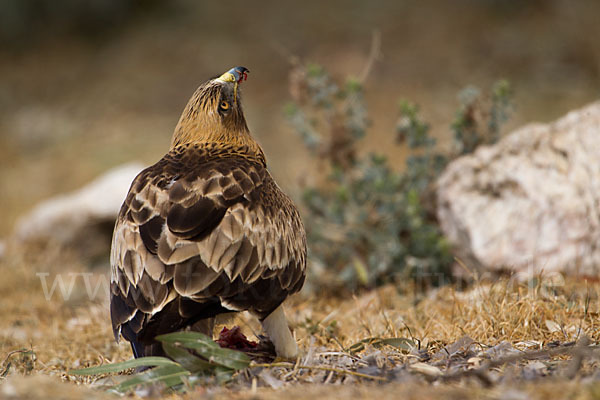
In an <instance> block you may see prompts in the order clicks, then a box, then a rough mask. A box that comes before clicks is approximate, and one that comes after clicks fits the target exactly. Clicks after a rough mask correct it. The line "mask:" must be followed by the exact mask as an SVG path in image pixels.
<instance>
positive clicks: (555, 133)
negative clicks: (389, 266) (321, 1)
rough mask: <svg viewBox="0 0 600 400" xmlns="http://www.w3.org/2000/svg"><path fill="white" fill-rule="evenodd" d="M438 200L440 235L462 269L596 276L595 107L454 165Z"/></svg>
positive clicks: (598, 176) (599, 211)
mask: <svg viewBox="0 0 600 400" xmlns="http://www.w3.org/2000/svg"><path fill="white" fill-rule="evenodd" d="M437 195H438V209H437V214H438V218H439V220H440V223H441V226H442V229H443V231H444V233H445V234H446V235H447V236H448V238H449V239H450V241H451V242H452V243H453V244H454V245H455V246H456V248H457V250H458V252H459V255H460V256H462V257H463V259H464V261H465V262H466V263H467V265H470V266H474V267H479V268H483V269H484V270H485V269H487V270H498V269H508V270H512V271H516V272H518V273H520V274H522V276H523V277H529V276H532V275H536V274H538V273H539V272H541V271H545V272H567V273H579V274H584V275H596V274H597V273H598V271H599V270H600V216H599V215H600V102H596V103H592V104H590V105H588V106H586V107H585V108H583V109H580V110H576V111H572V112H570V113H569V114H567V115H566V116H564V117H563V118H561V119H559V120H558V121H556V122H553V123H551V124H548V125H544V124H531V125H527V126H525V127H523V128H521V129H518V130H516V131H515V132H513V133H511V134H510V135H508V136H507V137H505V138H504V139H502V140H501V141H500V142H498V143H497V144H495V145H493V146H482V147H481V148H479V149H477V150H476V151H475V153H473V154H471V155H467V156H464V157H460V158H458V159H456V160H454V161H453V162H451V163H450V164H449V165H448V167H447V169H446V170H445V171H444V173H443V174H442V176H441V177H440V179H439V180H438V190H437Z"/></svg>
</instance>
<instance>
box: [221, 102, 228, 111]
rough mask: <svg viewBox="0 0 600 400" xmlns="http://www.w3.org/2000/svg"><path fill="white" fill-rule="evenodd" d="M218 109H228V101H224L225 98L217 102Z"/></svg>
mask: <svg viewBox="0 0 600 400" xmlns="http://www.w3.org/2000/svg"><path fill="white" fill-rule="evenodd" d="M219 109H220V110H221V111H227V110H229V103H228V102H226V101H225V100H223V101H221V104H219Z"/></svg>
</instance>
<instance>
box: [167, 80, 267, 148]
mask: <svg viewBox="0 0 600 400" xmlns="http://www.w3.org/2000/svg"><path fill="white" fill-rule="evenodd" d="M216 110H217V104H216V99H215V98H214V97H213V96H207V93H205V92H203V91H202V90H200V89H199V90H197V91H196V93H194V95H193V96H192V98H191V99H190V101H189V102H188V104H187V105H186V107H185V109H184V110H183V113H182V114H181V117H180V118H179V122H178V123H177V126H176V127H175V131H174V132H173V138H172V140H171V149H173V148H175V147H178V146H181V145H187V144H199V145H206V144H209V143H215V144H221V145H231V146H234V147H238V148H247V149H248V151H249V153H250V155H252V156H257V157H264V154H263V151H262V149H261V147H260V145H259V144H258V142H256V140H254V138H253V137H252V135H251V134H250V130H249V129H248V126H247V125H246V119H245V118H244V113H243V111H242V107H241V104H240V102H239V101H238V102H237V104H235V106H234V108H233V110H232V113H231V115H228V116H227V117H223V116H221V115H220V114H219V113H218V112H217V111H216Z"/></svg>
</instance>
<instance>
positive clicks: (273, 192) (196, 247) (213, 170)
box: [110, 67, 306, 358]
mask: <svg viewBox="0 0 600 400" xmlns="http://www.w3.org/2000/svg"><path fill="white" fill-rule="evenodd" d="M247 73H248V70H247V69H246V68H244V67H235V68H232V69H231V70H229V71H227V72H226V73H224V74H223V75H221V76H219V77H218V78H214V79H211V80H209V81H208V82H206V83H204V84H203V85H201V86H200V87H199V88H198V89H197V90H196V92H194V94H193V96H192V98H191V99H190V101H189V102H188V104H187V106H186V107H185V109H184V111H183V114H182V115H181V118H180V119H179V123H178V124H177V126H176V128H175V132H174V134H173V139H172V143H171V148H170V150H169V152H168V153H167V154H166V155H165V156H164V157H163V158H162V159H161V160H160V161H158V162H157V163H156V164H154V165H152V166H151V167H148V168H146V169H145V170H143V171H142V172H140V174H139V175H138V176H137V177H136V178H135V179H134V181H133V183H132V184H131V188H130V189H129V193H128V194H127V197H126V199H125V202H124V203H123V206H122V207H121V210H120V212H119V216H118V218H117V222H116V225H115V229H114V233H113V240H112V250H111V286H110V289H111V304H110V314H111V319H112V327H113V332H114V334H115V339H116V340H117V341H118V340H119V337H120V335H122V336H123V337H124V338H125V339H126V340H128V341H129V342H130V343H131V347H132V350H133V354H134V356H135V357H136V358H137V357H143V356H150V355H162V354H163V353H162V349H161V347H160V344H158V343H157V342H156V341H155V340H154V338H155V336H156V335H160V334H163V333H169V332H174V331H178V330H183V329H191V330H196V331H200V332H203V333H205V334H207V335H209V336H211V337H212V334H213V327H214V321H215V317H216V316H217V315H219V314H223V313H231V312H237V311H244V310H247V311H249V312H251V313H252V314H253V315H255V316H256V317H258V318H259V319H260V321H261V322H262V326H263V329H264V330H265V332H266V334H267V335H268V336H269V338H270V339H271V341H272V342H273V344H274V346H275V350H276V352H277V355H278V356H279V357H283V358H295V357H296V355H297V351H298V348H297V345H296V342H295V340H294V338H293V337H292V335H291V332H290V330H289V327H288V325H287V321H286V318H285V314H284V312H283V309H282V305H281V304H282V303H283V301H284V300H285V299H286V298H287V297H288V296H289V295H290V294H292V293H295V292H297V291H299V290H300V288H301V287H302V285H303V283H304V277H305V272H306V235H305V231H304V226H303V225H302V220H301V219H300V215H299V213H298V210H297V209H296V207H295V206H294V203H293V202H292V200H290V198H289V197H288V196H287V195H286V194H285V193H283V191H282V190H281V189H280V188H279V186H277V183H275V181H274V180H273V178H272V177H271V174H270V173H269V171H268V170H267V163H266V160H265V155H264V153H263V151H262V149H261V148H260V146H259V144H258V143H257V142H256V141H255V140H254V139H253V138H252V136H251V134H250V131H249V130H248V127H247V125H246V120H245V118H244V113H243V111H242V104H241V98H240V90H239V85H240V83H241V82H242V80H245V79H246V77H247Z"/></svg>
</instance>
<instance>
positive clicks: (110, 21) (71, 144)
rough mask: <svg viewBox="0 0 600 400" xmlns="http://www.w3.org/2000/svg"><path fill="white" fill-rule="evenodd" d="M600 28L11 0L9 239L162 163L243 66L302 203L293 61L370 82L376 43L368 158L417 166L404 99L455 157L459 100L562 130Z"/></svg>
mask: <svg viewBox="0 0 600 400" xmlns="http://www.w3.org/2000/svg"><path fill="white" fill-rule="evenodd" d="M599 16H600V2H598V1H594V0H580V1H568V0H529V1H518V2H517V1H505V0H455V1H444V0H427V1H423V0H420V1H417V0H402V1H379V2H365V1H337V0H336V1H327V2H322V1H303V2H292V1H281V0H268V1H261V2H249V1H238V0H229V1H226V2H197V1H193V0H177V1H170V2H166V1H142V0H63V1H60V2H56V1H53V0H2V1H1V2H0V193H1V195H0V207H1V209H2V210H3V218H1V219H0V237H2V236H7V235H8V234H9V233H10V231H11V230H12V227H13V225H14V222H15V220H16V219H17V217H18V216H19V215H20V214H22V213H23V212H25V211H26V210H28V209H30V208H31V206H32V205H34V204H35V203H37V202H38V201H40V200H41V199H44V198H47V197H49V196H51V195H55V194H57V193H61V192H64V191H68V190H72V189H75V188H78V187H80V186H81V185H82V184H84V183H86V182H88V181H89V180H91V179H92V178H94V177H96V176H98V175H99V174H101V173H102V172H104V171H105V170H107V169H109V168H110V167H113V166H116V165H119V164H121V163H124V162H127V161H131V160H140V161H142V162H143V163H145V164H150V163H153V162H155V161H156V160H158V159H159V158H160V157H161V156H162V155H163V154H164V153H165V151H166V150H167V148H168V145H169V141H170V137H171V133H172V130H173V128H174V126H175V124H176V122H177V120H178V118H179V115H180V112H181V110H182V109H183V107H184V105H185V103H186V102H187V100H188V98H189V96H190V95H191V93H192V92H193V91H194V90H195V88H196V87H197V86H198V85H199V84H200V83H201V82H203V81H204V80H206V79H207V78H210V77H212V76H214V75H217V74H220V73H222V72H224V71H225V70H227V69H229V68H230V67H232V66H236V65H243V66H246V67H248V68H249V69H250V71H251V74H250V76H249V79H248V81H247V82H245V83H244V89H243V90H244V92H245V109H246V116H247V120H248V123H249V126H250V128H251V131H252V132H253V133H254V135H255V136H256V137H257V138H258V140H259V141H260V143H261V144H262V145H263V147H264V149H265V151H266V153H267V156H268V159H269V162H270V168H271V170H272V171H273V173H274V175H275V176H276V178H277V179H278V180H279V181H280V182H281V184H282V186H284V187H285V188H286V189H288V190H290V191H292V192H293V191H294V190H295V188H296V187H297V186H298V185H297V183H298V180H299V177H300V176H302V175H303V173H304V171H305V169H306V168H307V167H306V165H307V164H308V163H307V162H306V161H307V160H308V159H309V158H308V155H307V152H306V151H305V148H304V146H302V142H301V140H300V139H299V138H298V137H297V135H295V134H294V132H293V129H292V128H291V127H290V125H289V123H288V122H287V121H286V118H285V115H284V111H283V109H284V106H285V104H286V103H288V102H289V101H290V94H289V90H288V74H289V71H290V63H289V60H290V57H291V56H297V57H299V58H300V59H301V60H305V61H312V62H316V63H319V64H321V65H323V66H324V67H325V68H326V69H327V70H328V71H330V72H331V73H332V74H333V75H337V76H341V77H346V76H358V75H360V74H361V72H362V71H363V70H364V68H365V64H366V62H367V58H368V54H369V49H370V43H371V37H372V32H373V31H374V30H377V31H379V32H380V34H381V53H382V57H381V58H380V59H379V61H378V62H377V63H376V64H375V65H374V66H373V69H372V70H371V73H370V75H369V79H368V80H367V81H366V83H365V93H366V104H367V107H368V110H369V115H370V121H371V125H370V131H369V135H368V136H367V139H366V141H365V142H364V146H365V149H366V150H373V149H378V151H381V152H384V153H388V154H389V155H391V156H392V162H394V163H397V165H401V164H402V163H403V160H402V159H401V158H402V152H400V151H397V150H394V149H392V150H389V148H392V147H393V146H389V145H390V144H392V143H393V142H394V129H395V125H396V121H397V117H398V99H400V98H407V99H410V100H411V101H414V102H416V103H417V104H419V105H420V106H421V110H422V114H423V116H424V117H425V119H426V120H427V121H429V122H430V123H431V124H432V133H433V135H434V136H436V137H438V138H439V139H441V143H444V138H445V137H446V136H448V135H450V130H449V124H450V122H451V121H452V120H453V117H454V112H455V110H456V108H457V105H458V100H457V97H456V94H457V93H458V92H459V91H460V89H461V88H463V87H465V86H467V85H469V84H474V85H477V86H480V87H483V88H488V87H489V86H490V85H491V83H492V82H494V81H496V80H497V79H499V78H504V79H507V80H508V81H510V83H511V86H512V87H513V89H514V93H515V95H514V112H513V115H512V117H511V119H510V121H509V122H508V125H507V129H510V128H514V127H517V126H520V125H522V124H524V123H526V122H530V121H550V120H553V119H555V118H557V117H559V116H560V115H562V114H564V113H565V112H567V111H568V110H570V109H572V108H576V107H580V106H582V105H584V104H586V103H588V102H590V101H592V100H595V99H597V98H598V97H599V95H600V47H599V46H598V45H597V38H598V37H600V24H599V23H598V21H599V19H598V18H599Z"/></svg>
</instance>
